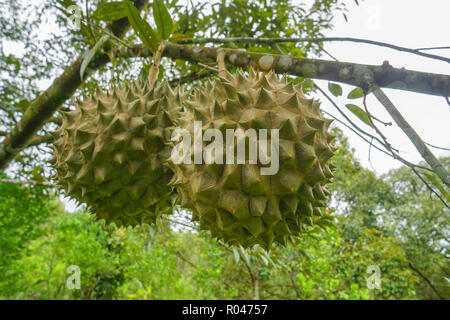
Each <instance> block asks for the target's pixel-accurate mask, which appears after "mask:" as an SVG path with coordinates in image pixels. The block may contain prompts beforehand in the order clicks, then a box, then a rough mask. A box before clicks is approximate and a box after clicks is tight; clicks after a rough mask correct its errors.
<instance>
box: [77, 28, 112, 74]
mask: <svg viewBox="0 0 450 320" xmlns="http://www.w3.org/2000/svg"><path fill="white" fill-rule="evenodd" d="M108 39H109V35H106V34H105V35H104V36H102V37H101V38H100V39H98V41H97V43H96V44H95V45H94V47H92V49H90V50H89V51H88V52H87V53H86V54H85V56H84V58H83V61H82V62H81V67H80V79H81V81H83V75H84V72H85V70H86V68H87V66H88V65H89V62H91V60H92V58H93V57H94V56H95V53H96V52H97V50H98V49H99V48H100V47H101V46H102V45H103V43H105V41H106V40H108Z"/></svg>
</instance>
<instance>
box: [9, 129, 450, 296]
mask: <svg viewBox="0 0 450 320" xmlns="http://www.w3.org/2000/svg"><path fill="white" fill-rule="evenodd" d="M336 134H337V135H338V139H337V142H336V144H337V145H338V146H339V151H338V153H337V156H336V157H335V159H334V162H335V164H336V166H337V172H336V179H335V182H334V183H333V185H332V189H333V201H332V204H333V205H332V206H330V208H329V211H328V212H331V210H335V212H334V213H333V215H334V216H336V217H338V219H337V221H336V227H335V228H330V227H328V228H325V230H322V229H321V228H317V229H315V230H314V232H313V233H311V234H310V235H308V236H305V237H303V238H300V239H298V240H297V241H296V242H294V243H292V244H290V245H289V246H288V247H286V248H278V247H276V248H273V249H272V250H271V251H270V252H269V253H268V254H267V253H264V252H263V251H262V250H261V249H260V248H254V249H253V250H247V251H240V250H239V249H236V250H234V249H233V248H229V247H227V246H224V245H223V244H221V243H219V242H217V241H216V240H214V239H211V238H210V237H209V236H208V235H207V234H205V233H204V232H199V231H196V230H192V229H191V228H184V227H182V226H181V227H180V225H177V224H173V223H169V222H168V221H166V220H162V221H160V223H159V224H158V225H156V226H153V227H149V226H140V227H136V228H134V229H132V228H116V227H115V226H114V225H110V226H105V225H104V223H103V222H102V221H96V220H95V218H94V216H92V215H91V214H89V213H86V212H84V211H79V212H75V213H67V212H64V210H63V209H62V208H61V207H60V206H58V205H57V202H56V201H55V200H52V199H54V196H52V195H51V194H48V193H47V192H45V191H44V190H43V189H42V188H39V187H34V188H29V187H23V186H19V185H12V184H8V183H1V184H0V191H1V192H0V225H1V229H0V230H2V236H1V237H0V240H1V244H2V246H1V248H2V251H1V256H0V261H1V270H2V272H1V274H0V297H1V298H6V299H252V298H254V295H255V292H254V286H255V281H256V282H257V286H258V291H259V293H258V295H259V298H260V299H424V298H425V299H437V298H439V296H441V297H442V298H448V297H449V295H448V284H447V283H446V281H447V280H446V279H445V278H446V277H447V278H448V277H449V275H448V264H447V261H448V257H447V250H448V242H445V238H444V236H445V235H446V232H448V230H447V229H446V228H448V226H447V225H446V223H445V222H446V221H448V214H449V213H448V211H445V209H444V208H443V207H442V204H441V203H440V202H439V201H438V200H435V199H434V198H430V197H429V196H428V195H427V194H426V192H425V191H424V190H423V192H422V193H421V194H417V193H416V194H414V193H411V190H410V188H418V187H419V186H421V185H420V184H419V183H418V182H417V181H415V178H414V176H412V174H411V172H410V171H407V170H405V168H400V169H397V170H393V171H392V172H390V173H389V174H387V175H385V176H382V177H377V176H376V175H375V174H373V173H372V172H370V171H369V170H367V169H364V168H363V167H361V166H360V164H359V163H358V162H357V161H356V160H355V159H354V156H353V154H352V151H351V150H349V148H348V145H347V141H346V138H345V137H344V136H342V134H341V132H339V131H336ZM444 160H447V161H445V163H446V164H448V159H444ZM446 219H447V220H446ZM192 227H193V228H194V229H195V228H196V226H195V224H192ZM410 264H412V265H413V266H414V268H415V269H416V270H419V271H420V273H421V274H422V275H424V276H425V277H427V279H428V280H429V281H431V284H432V285H433V287H434V288H435V289H436V290H437V292H438V294H439V296H438V295H437V294H436V292H435V291H434V289H432V288H431V287H430V285H429V284H428V283H427V282H426V281H425V280H424V279H423V278H422V276H420V275H419V274H418V273H417V272H416V271H414V270H413V269H412V268H411V267H410ZM71 265H76V266H78V267H79V268H80V270H81V276H80V280H81V288H80V289H79V290H77V289H74V290H70V289H68V287H67V285H66V282H67V279H68V277H69V276H70V274H69V273H68V272H67V268H68V267H69V266H71ZM371 265H376V266H378V267H379V268H380V272H381V273H380V280H381V283H380V289H375V290H370V289H369V288H368V286H367V280H368V277H369V276H370V274H368V273H367V268H368V267H369V266H371ZM251 274H253V278H252V277H251V276H250V275H251Z"/></svg>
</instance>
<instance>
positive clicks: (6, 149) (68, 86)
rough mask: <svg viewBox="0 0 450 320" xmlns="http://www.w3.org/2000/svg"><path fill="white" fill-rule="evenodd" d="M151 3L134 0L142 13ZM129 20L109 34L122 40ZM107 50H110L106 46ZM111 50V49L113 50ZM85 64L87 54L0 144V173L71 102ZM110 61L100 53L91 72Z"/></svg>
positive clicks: (111, 28)
mask: <svg viewBox="0 0 450 320" xmlns="http://www.w3.org/2000/svg"><path fill="white" fill-rule="evenodd" d="M147 2H148V0H134V1H133V3H134V5H135V6H136V8H138V10H141V9H142V8H143V7H144V6H145V5H146V3H147ZM129 26H130V25H129V22H128V19H127V18H123V19H120V20H117V21H114V22H113V23H111V24H110V25H109V26H108V29H109V31H110V32H111V33H112V34H113V35H114V36H115V37H117V38H122V37H123V36H124V35H125V33H126V32H127V30H128V29H129ZM102 49H103V50H104V51H108V48H107V47H106V46H104V47H103V48H102ZM109 50H110V49H109ZM82 61H83V54H80V55H79V56H78V58H77V59H76V60H75V61H74V62H73V63H72V64H71V65H70V66H68V67H67V68H66V69H65V71H64V73H63V74H62V75H61V76H60V77H58V78H56V79H55V81H54V82H53V84H52V85H51V86H50V87H49V88H48V89H47V90H46V91H45V92H43V93H42V94H41V95H40V96H39V97H38V98H36V100H34V101H33V103H32V104H31V105H30V106H29V107H28V109H27V110H26V111H25V113H24V114H23V116H22V119H21V120H20V121H19V122H18V123H17V125H16V126H15V127H14V128H13V129H12V130H11V132H10V133H9V134H8V135H7V136H6V137H5V139H4V140H3V141H2V143H1V144H0V172H2V171H3V170H4V169H5V168H6V166H7V165H8V163H9V162H10V161H11V160H13V159H14V158H15V157H16V156H17V154H18V153H19V152H20V151H21V150H22V149H24V148H25V147H26V146H27V145H28V144H29V143H30V140H31V139H32V138H33V136H34V135H35V134H36V133H37V131H38V130H39V129H41V128H42V126H43V125H44V124H45V123H46V122H47V121H48V120H49V119H50V118H51V117H52V115H53V114H54V112H55V111H56V110H57V109H58V108H59V107H60V106H61V105H62V103H63V102H64V101H66V100H67V99H69V98H70V97H71V96H72V95H73V94H74V92H75V90H76V89H77V88H78V87H79V86H80V84H81V83H82V80H81V79H80V68H81V63H82ZM108 61H109V58H108V56H107V55H106V54H97V55H96V56H95V58H94V59H93V60H92V61H91V63H90V64H89V68H90V69H91V70H97V69H100V68H101V67H103V66H104V65H105V64H106V63H107V62H108Z"/></svg>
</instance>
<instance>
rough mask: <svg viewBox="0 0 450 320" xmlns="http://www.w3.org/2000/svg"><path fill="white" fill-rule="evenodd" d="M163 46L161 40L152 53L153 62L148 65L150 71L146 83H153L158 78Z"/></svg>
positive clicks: (164, 45) (164, 46)
mask: <svg viewBox="0 0 450 320" xmlns="http://www.w3.org/2000/svg"><path fill="white" fill-rule="evenodd" d="M165 48H166V44H165V43H164V41H161V43H160V44H159V47H158V50H156V52H155V54H154V55H153V64H152V66H151V67H150V71H149V72H148V83H149V84H150V85H153V84H154V83H155V81H156V80H157V79H158V73H159V63H160V62H161V56H162V53H163V51H164V49H165Z"/></svg>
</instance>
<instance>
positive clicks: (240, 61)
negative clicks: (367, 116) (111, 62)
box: [117, 43, 450, 97]
mask: <svg viewBox="0 0 450 320" xmlns="http://www.w3.org/2000/svg"><path fill="white" fill-rule="evenodd" d="M221 50H223V51H225V53H226V62H227V64H229V65H232V66H236V67H242V68H246V67H249V66H252V67H254V68H257V69H259V70H268V69H273V70H274V71H275V72H277V73H287V74H290V75H294V76H299V77H305V78H313V79H322V80H329V81H336V82H341V83H345V84H349V85H353V86H357V87H364V86H365V84H366V83H367V82H372V83H375V84H377V85H378V86H379V87H380V88H393V89H400V90H406V91H412V92H417V93H424V94H429V95H437V96H443V97H448V96H450V75H445V74H436V73H428V72H420V71H413V70H406V69H404V68H394V67H392V66H391V65H389V63H383V64H382V65H378V66H377V65H365V64H358V63H349V62H337V61H328V60H322V59H305V58H296V57H289V56H282V55H278V54H268V53H260V52H247V51H243V50H237V49H228V48H212V47H201V46H190V45H181V44H173V43H167V46H166V49H165V50H164V52H163V56H166V57H169V58H171V59H174V60H175V59H181V60H187V61H191V62H194V63H198V62H202V63H204V62H215V61H216V59H217V53H218V52H219V51H221ZM117 54H118V55H120V56H122V57H137V56H138V55H140V56H150V55H151V53H150V52H149V51H148V50H147V49H145V48H143V47H142V46H135V47H133V48H122V49H121V50H120V51H119V52H117Z"/></svg>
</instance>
